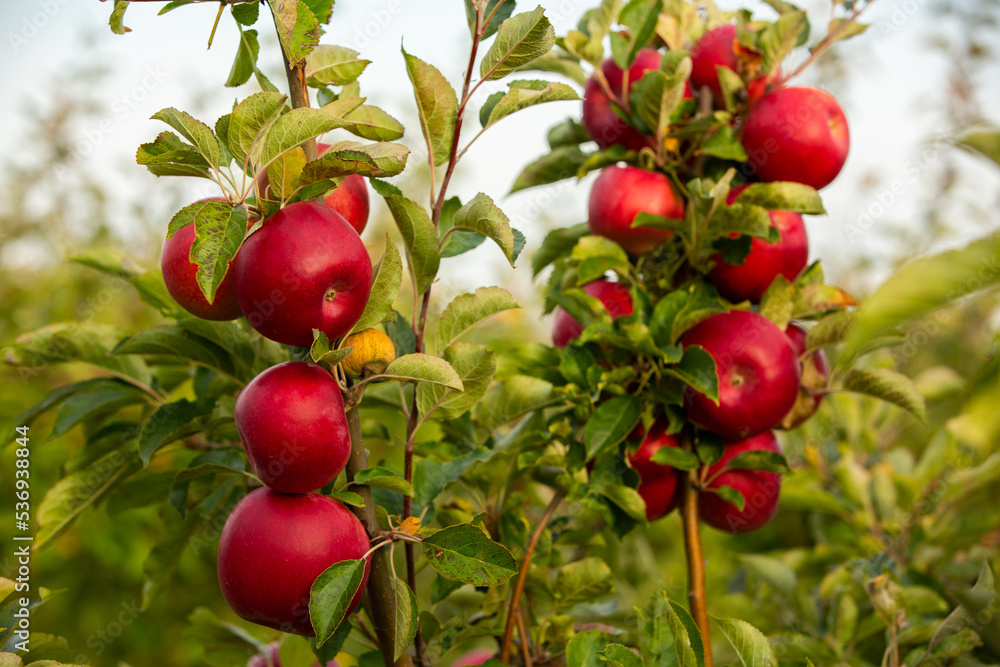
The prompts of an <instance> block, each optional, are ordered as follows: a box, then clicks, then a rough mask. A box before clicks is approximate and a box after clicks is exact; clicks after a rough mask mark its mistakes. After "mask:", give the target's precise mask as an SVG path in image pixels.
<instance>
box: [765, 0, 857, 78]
mask: <svg viewBox="0 0 1000 667" xmlns="http://www.w3.org/2000/svg"><path fill="white" fill-rule="evenodd" d="M874 2H875V0H869V1H868V2H866V3H864V4H863V5H861V6H860V7H855V8H854V10H853V11H852V12H851V15H850V16H849V17H848V18H847V19H845V20H843V21H841V22H840V23H839V24H838V25H837V27H836V28H834V29H833V30H831V31H830V32H829V33H828V34H827V36H826V37H824V38H823V39H822V40H820V43H819V44H817V45H816V48H814V49H813V50H812V53H810V54H809V57H808V58H806V59H805V61H804V62H803V63H802V64H801V65H799V66H798V67H796V68H795V70H794V71H792V73H791V74H789V75H788V76H786V77H784V78H782V79H781V83H780V84H779V85H784V84H785V83H786V82H787V81H788V80H789V79H791V78H793V77H796V76H798V75H799V74H801V73H802V72H803V70H805V69H806V68H807V67H809V66H810V65H812V64H813V62H814V61H815V60H816V59H817V58H819V57H820V55H822V54H823V52H824V51H826V50H827V49H828V48H830V47H831V46H832V45H833V44H834V43H835V42H836V41H837V38H838V37H839V36H840V34H841V33H842V32H844V31H845V30H847V28H848V27H849V26H850V25H851V24H852V23H854V22H855V21H857V20H858V17H859V16H861V12H863V11H865V10H866V9H868V8H869V7H871V5H872V3H874Z"/></svg>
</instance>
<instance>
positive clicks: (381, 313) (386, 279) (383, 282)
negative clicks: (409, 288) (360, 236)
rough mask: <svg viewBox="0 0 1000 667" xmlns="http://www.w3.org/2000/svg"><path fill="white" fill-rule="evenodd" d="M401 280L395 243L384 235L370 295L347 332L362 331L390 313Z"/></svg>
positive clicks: (401, 265)
mask: <svg viewBox="0 0 1000 667" xmlns="http://www.w3.org/2000/svg"><path fill="white" fill-rule="evenodd" d="M402 282H403V260H402V258H401V257H400V256H399V250H397V249H396V244H395V243H393V242H392V239H391V238H390V237H389V235H388V234H386V235H385V252H384V253H383V255H382V261H380V262H379V263H378V266H377V267H376V269H375V282H374V285H373V286H372V291H371V296H369V297H368V303H366V304H365V310H364V312H362V313H361V317H360V318H359V319H358V321H357V323H356V324H355V325H354V326H353V327H352V328H351V331H350V332H348V335H350V334H351V333H353V332H355V331H364V330H365V329H371V328H372V327H374V326H376V325H378V324H380V323H382V322H384V321H385V319H386V318H387V317H388V316H389V314H390V313H392V304H393V302H394V301H395V300H396V297H397V296H398V295H399V287H400V285H401V284H402ZM345 339H346V336H345Z"/></svg>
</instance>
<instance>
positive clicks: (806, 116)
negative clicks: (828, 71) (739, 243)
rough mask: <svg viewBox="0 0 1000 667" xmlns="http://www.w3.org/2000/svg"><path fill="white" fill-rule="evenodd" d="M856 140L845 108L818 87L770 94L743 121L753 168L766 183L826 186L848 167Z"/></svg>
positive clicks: (792, 89) (745, 144)
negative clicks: (848, 125) (852, 135)
mask: <svg viewBox="0 0 1000 667" xmlns="http://www.w3.org/2000/svg"><path fill="white" fill-rule="evenodd" d="M850 143H851V141H850V132H849V131H848V128H847V118H846V117H845V116H844V111H843V109H841V108H840V105H839V104H837V100H836V99H834V97H833V95H831V94H830V93H828V92H826V91H824V90H818V89H816V88H781V89H779V90H775V91H773V92H770V93H768V94H767V95H765V96H764V97H762V98H761V99H760V100H759V101H758V102H757V103H756V104H755V105H753V107H751V108H750V111H749V112H748V113H747V118H746V122H745V123H744V126H743V147H744V148H745V149H746V152H747V155H748V156H749V158H750V159H749V161H748V163H747V167H748V168H749V169H750V170H752V171H753V172H754V173H756V174H757V177H758V178H760V180H762V181H765V182H771V181H794V182H796V183H804V184H805V185H811V186H812V187H814V188H816V189H820V188H823V187H826V186H827V185H829V184H830V183H831V182H833V179H835V178H836V177H837V174H839V173H840V170H841V169H842V168H843V167H844V162H845V161H846V160H847V152H848V149H849V148H850Z"/></svg>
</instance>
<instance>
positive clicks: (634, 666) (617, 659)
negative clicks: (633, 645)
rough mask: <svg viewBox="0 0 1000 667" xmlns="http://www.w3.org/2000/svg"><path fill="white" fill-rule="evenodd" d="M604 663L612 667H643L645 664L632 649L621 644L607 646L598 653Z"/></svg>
mask: <svg viewBox="0 0 1000 667" xmlns="http://www.w3.org/2000/svg"><path fill="white" fill-rule="evenodd" d="M600 656H601V659H602V660H604V663H605V664H607V665H611V666H612V667H643V665H644V664H645V663H644V662H643V661H642V658H640V657H639V656H638V655H636V654H635V653H633V652H632V649H630V648H629V647H627V646H625V645H623V644H608V645H607V646H606V647H604V650H603V651H601V652H600Z"/></svg>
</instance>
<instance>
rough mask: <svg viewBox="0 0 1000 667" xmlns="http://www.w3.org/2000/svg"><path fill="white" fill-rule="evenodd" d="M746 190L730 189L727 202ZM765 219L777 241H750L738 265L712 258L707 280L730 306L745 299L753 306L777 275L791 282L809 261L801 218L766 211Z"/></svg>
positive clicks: (796, 214) (731, 201)
mask: <svg viewBox="0 0 1000 667" xmlns="http://www.w3.org/2000/svg"><path fill="white" fill-rule="evenodd" d="M746 188H747V186H745V185H743V186H739V187H736V188H733V189H732V190H730V192H729V203H730V204H732V203H733V202H734V201H736V197H737V196H738V195H739V194H740V193H741V192H742V191H743V190H745V189H746ZM768 216H769V217H770V218H771V226H772V227H774V228H775V229H777V230H778V231H779V232H780V233H781V238H780V239H779V240H778V241H776V242H774V243H768V242H767V241H766V240H764V239H759V238H756V237H755V238H753V239H752V240H751V241H750V253H749V254H748V255H747V257H746V260H745V261H744V262H743V263H742V264H726V263H725V262H724V261H723V260H722V255H716V256H715V257H713V258H712V259H713V261H715V267H714V268H713V269H712V271H711V272H710V273H709V274H708V277H709V278H710V279H711V281H712V283H713V284H714V285H715V286H716V287H717V288H718V289H719V293H720V294H722V296H724V297H725V298H727V299H729V300H730V301H732V302H734V303H739V302H740V301H744V300H747V299H749V300H750V301H753V302H754V303H757V302H758V301H760V298H761V297H762V296H764V292H766V291H767V288H768V287H770V286H771V283H772V282H774V279H775V278H777V277H778V276H779V275H781V276H784V277H785V278H787V279H788V280H795V278H796V277H797V276H798V275H799V274H800V273H801V272H802V269H804V268H806V263H808V261H809V239H808V237H807V236H806V225H805V223H804V222H803V221H802V216H801V215H799V214H798V213H792V212H791V211H769V212H768Z"/></svg>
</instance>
